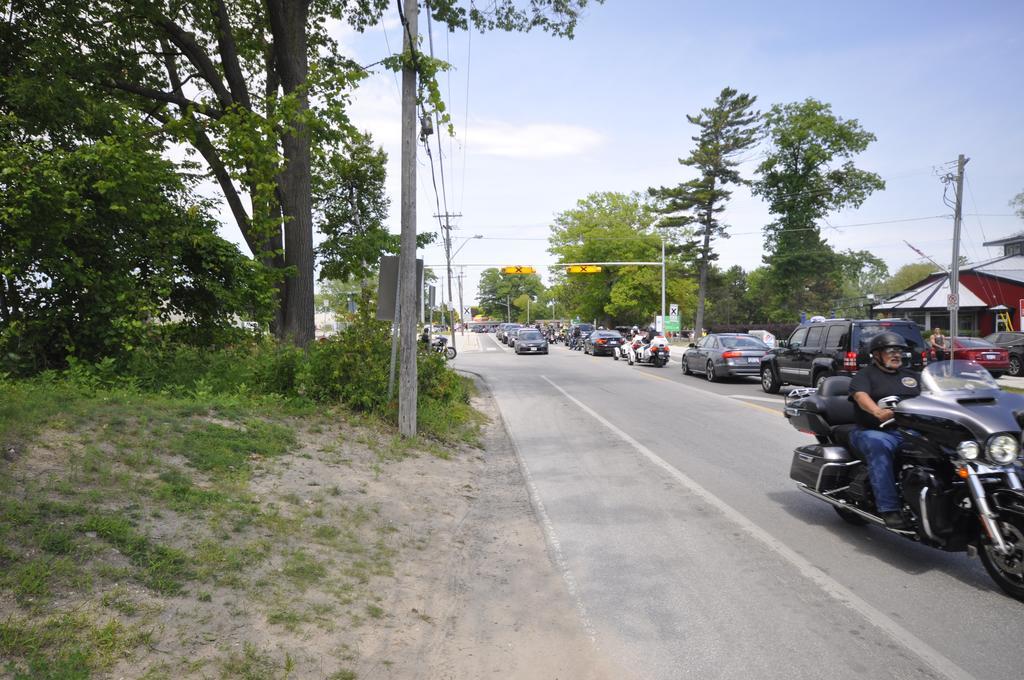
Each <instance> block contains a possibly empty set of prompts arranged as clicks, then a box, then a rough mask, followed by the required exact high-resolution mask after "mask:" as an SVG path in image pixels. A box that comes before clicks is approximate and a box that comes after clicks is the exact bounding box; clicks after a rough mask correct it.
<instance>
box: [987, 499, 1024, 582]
mask: <svg viewBox="0 0 1024 680" xmlns="http://www.w3.org/2000/svg"><path fill="white" fill-rule="evenodd" d="M998 521H999V530H1000V531H1001V532H1002V533H1003V538H1004V539H1005V540H1006V542H1007V544H1008V545H1009V546H1010V548H1011V550H1012V552H1011V553H1010V554H1009V555H1003V554H1001V553H1000V552H999V551H998V550H996V548H995V545H993V543H992V540H991V539H990V538H989V537H988V535H987V534H985V533H982V536H981V546H980V550H978V556H979V557H980V558H981V563H982V564H983V565H985V571H987V572H988V575H989V576H991V577H992V580H993V581H995V582H996V585H998V586H999V587H1000V588H1002V589H1003V592H1005V593H1006V594H1007V595H1009V596H1010V597H1012V598H1014V599H1016V600H1021V601H1024V517H1016V516H1013V515H1011V516H1009V517H1007V518H1000V519H999V520H998Z"/></svg>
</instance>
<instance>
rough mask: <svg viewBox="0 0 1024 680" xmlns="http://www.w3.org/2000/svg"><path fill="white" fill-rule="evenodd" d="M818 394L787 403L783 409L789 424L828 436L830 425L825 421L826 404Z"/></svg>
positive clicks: (815, 433) (802, 429) (808, 432)
mask: <svg viewBox="0 0 1024 680" xmlns="http://www.w3.org/2000/svg"><path fill="white" fill-rule="evenodd" d="M822 401H823V400H822V399H821V398H818V397H816V396H810V397H805V398H803V399H797V400H796V401H792V402H789V403H787V404H786V408H785V410H784V411H783V413H784V414H785V416H786V418H788V419H789V424H790V425H792V426H793V427H795V428H796V429H798V430H800V431H801V432H806V433H807V434H813V435H820V436H828V434H829V429H830V428H829V426H828V423H827V422H826V421H825V418H824V416H825V413H826V410H825V404H824V403H822Z"/></svg>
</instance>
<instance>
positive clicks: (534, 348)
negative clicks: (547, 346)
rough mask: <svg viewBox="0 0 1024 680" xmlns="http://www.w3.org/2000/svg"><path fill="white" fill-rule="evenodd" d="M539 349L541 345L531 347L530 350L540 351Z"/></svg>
mask: <svg viewBox="0 0 1024 680" xmlns="http://www.w3.org/2000/svg"><path fill="white" fill-rule="evenodd" d="M538 350H540V347H531V348H530V351H531V352H536V351H538Z"/></svg>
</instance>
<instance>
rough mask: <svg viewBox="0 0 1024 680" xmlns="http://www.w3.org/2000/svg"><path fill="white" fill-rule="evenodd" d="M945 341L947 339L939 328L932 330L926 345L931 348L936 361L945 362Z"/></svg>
mask: <svg viewBox="0 0 1024 680" xmlns="http://www.w3.org/2000/svg"><path fill="white" fill-rule="evenodd" d="M947 340H948V338H946V336H945V335H943V334H942V329H941V328H934V329H932V334H931V337H929V338H928V345H929V346H930V347H931V348H932V352H934V354H935V360H936V361H945V360H946V348H947V342H946V341H947Z"/></svg>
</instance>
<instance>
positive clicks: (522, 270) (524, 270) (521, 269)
mask: <svg viewBox="0 0 1024 680" xmlns="http://www.w3.org/2000/svg"><path fill="white" fill-rule="evenodd" d="M502 271H504V272H505V273H506V274H534V273H536V271H537V270H536V269H534V268H533V267H525V266H518V265H517V266H515V267H505V268H504V269H503V270H502Z"/></svg>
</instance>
